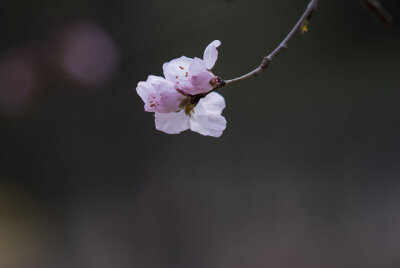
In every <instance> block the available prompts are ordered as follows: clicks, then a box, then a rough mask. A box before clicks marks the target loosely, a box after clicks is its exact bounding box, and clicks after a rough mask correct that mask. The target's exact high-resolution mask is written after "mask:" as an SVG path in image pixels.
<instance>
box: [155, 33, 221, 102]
mask: <svg viewBox="0 0 400 268" xmlns="http://www.w3.org/2000/svg"><path fill="white" fill-rule="evenodd" d="M220 45H221V42H220V41H219V40H214V41H212V42H211V43H210V44H209V45H208V46H207V47H206V49H205V51H204V54H203V59H200V58H196V57H195V58H194V59H191V58H188V57H185V56H182V57H180V58H178V59H174V60H172V61H170V62H167V63H164V65H163V70H164V76H165V78H166V79H167V80H168V81H171V82H173V83H174V84H175V87H176V88H178V89H180V90H182V91H183V92H184V93H186V94H190V95H196V94H199V93H205V92H208V91H210V90H211V89H212V88H213V87H214V86H215V81H216V80H215V76H214V74H213V73H212V72H211V71H210V70H211V69H212V68H213V67H214V65H215V62H216V61H217V58H218V50H217V47H219V46H220Z"/></svg>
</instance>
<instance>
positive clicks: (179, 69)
mask: <svg viewBox="0 0 400 268" xmlns="http://www.w3.org/2000/svg"><path fill="white" fill-rule="evenodd" d="M192 60H193V59H190V58H188V57H185V56H182V57H180V58H178V59H174V60H171V61H170V62H166V63H164V65H163V71H164V76H165V79H167V80H168V81H171V82H173V83H174V84H175V83H176V82H179V81H181V80H188V78H187V75H186V72H188V71H189V66H190V63H191V62H192Z"/></svg>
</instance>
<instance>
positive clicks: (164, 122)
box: [136, 40, 226, 137]
mask: <svg viewBox="0 0 400 268" xmlns="http://www.w3.org/2000/svg"><path fill="white" fill-rule="evenodd" d="M220 45H221V42H220V41H219V40H215V41H213V42H211V43H210V44H209V45H208V46H207V47H206V49H205V51H204V54H203V59H200V58H197V57H195V58H188V57H185V56H182V57H180V58H177V59H174V60H171V61H170V62H167V63H164V65H163V72H164V77H161V76H154V75H150V76H149V77H148V78H147V80H146V81H145V82H144V81H142V82H139V83H138V85H137V87H136V91H137V93H138V94H139V96H140V97H141V98H142V100H143V102H144V103H145V104H144V109H145V111H147V112H152V113H154V117H155V125H156V129H157V130H160V131H163V132H165V133H168V134H178V133H181V132H182V131H185V130H188V129H190V130H192V131H195V132H198V133H200V134H202V135H205V136H212V137H219V136H221V135H222V132H223V131H224V129H225V128H226V120H225V118H224V117H223V116H222V115H221V113H222V110H223V109H224V108H225V100H224V98H223V97H222V96H221V95H219V94H218V93H215V92H213V91H212V90H213V89H214V88H215V86H217V85H218V81H219V78H218V77H216V76H215V75H214V74H213V73H212V72H211V69H212V68H213V67H214V65H215V62H216V61H217V58H218V50H217V48H218V47H219V46H220Z"/></svg>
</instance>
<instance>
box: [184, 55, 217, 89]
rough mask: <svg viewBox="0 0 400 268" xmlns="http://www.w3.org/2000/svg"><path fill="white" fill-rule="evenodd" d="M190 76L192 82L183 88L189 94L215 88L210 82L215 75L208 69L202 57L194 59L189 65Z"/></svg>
mask: <svg viewBox="0 0 400 268" xmlns="http://www.w3.org/2000/svg"><path fill="white" fill-rule="evenodd" d="M189 77H190V78H189V82H190V84H189V85H188V86H183V87H182V88H181V89H182V90H183V91H184V92H185V93H187V94H190V95H196V94H199V93H205V92H208V91H210V90H211V89H212V88H213V86H212V85H211V84H210V80H211V79H213V78H214V75H213V74H212V73H211V72H210V71H208V70H207V67H206V65H205V63H204V61H203V60H202V59H199V58H194V59H193V61H192V63H191V64H190V66H189ZM183 85H186V84H183Z"/></svg>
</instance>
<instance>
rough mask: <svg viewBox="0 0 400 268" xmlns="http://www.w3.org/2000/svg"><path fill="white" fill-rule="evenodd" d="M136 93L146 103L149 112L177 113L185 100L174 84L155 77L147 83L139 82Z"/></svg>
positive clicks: (152, 76) (148, 79)
mask: <svg viewBox="0 0 400 268" xmlns="http://www.w3.org/2000/svg"><path fill="white" fill-rule="evenodd" d="M136 91H137V93H138V94H139V96H140V97H141V98H142V100H143V101H144V103H145V105H144V109H145V111H147V112H159V113H171V112H176V111H178V110H179V109H180V107H179V105H180V103H181V102H182V100H183V99H184V98H185V96H183V95H182V94H180V93H179V92H178V91H176V89H175V87H174V84H173V83H172V82H169V81H167V80H165V79H164V78H163V77H160V76H154V75H150V76H149V77H148V78H147V81H146V82H139V84H138V86H137V88H136Z"/></svg>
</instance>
